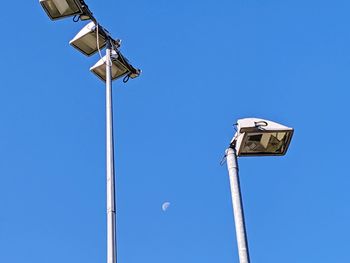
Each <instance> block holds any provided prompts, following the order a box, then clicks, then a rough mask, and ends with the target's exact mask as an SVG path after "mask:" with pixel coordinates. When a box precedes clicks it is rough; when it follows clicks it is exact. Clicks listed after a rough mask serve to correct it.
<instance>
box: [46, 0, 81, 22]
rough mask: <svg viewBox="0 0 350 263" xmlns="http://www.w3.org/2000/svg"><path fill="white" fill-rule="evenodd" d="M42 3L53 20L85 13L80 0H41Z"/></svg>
mask: <svg viewBox="0 0 350 263" xmlns="http://www.w3.org/2000/svg"><path fill="white" fill-rule="evenodd" d="M40 4H41V5H42V7H43V8H44V10H45V12H46V13H47V15H48V16H49V17H50V18H51V20H57V19H61V18H65V17H69V16H75V15H81V14H83V11H82V9H81V5H80V3H79V1H78V0H40Z"/></svg>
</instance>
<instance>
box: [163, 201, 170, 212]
mask: <svg viewBox="0 0 350 263" xmlns="http://www.w3.org/2000/svg"><path fill="white" fill-rule="evenodd" d="M169 206H170V202H164V203H163V204H162V210H163V212H165V211H166V210H168V208H169Z"/></svg>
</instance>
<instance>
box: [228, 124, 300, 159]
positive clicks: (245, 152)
mask: <svg viewBox="0 0 350 263" xmlns="http://www.w3.org/2000/svg"><path fill="white" fill-rule="evenodd" d="M293 132H294V129H292V128H289V127H286V126H284V125H281V124H278V123H276V122H272V121H268V120H263V119H257V118H246V119H241V120H238V129H237V133H236V135H235V137H234V139H233V140H232V142H231V143H232V144H233V145H235V147H236V151H237V155H238V156H275V155H277V156H278V155H285V154H286V152H287V150H288V146H289V144H290V141H291V139H292V136H293Z"/></svg>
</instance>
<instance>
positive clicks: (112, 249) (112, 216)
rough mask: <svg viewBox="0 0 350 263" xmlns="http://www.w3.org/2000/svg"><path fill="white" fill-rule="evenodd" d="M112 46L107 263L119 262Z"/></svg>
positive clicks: (108, 89)
mask: <svg viewBox="0 0 350 263" xmlns="http://www.w3.org/2000/svg"><path fill="white" fill-rule="evenodd" d="M111 76H112V64H111V45H110V43H108V44H107V50H106V161H107V163H106V165H107V263H116V262H117V251H116V222H115V221H116V205H115V175H114V140H113V104H112V77H111Z"/></svg>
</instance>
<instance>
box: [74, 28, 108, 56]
mask: <svg viewBox="0 0 350 263" xmlns="http://www.w3.org/2000/svg"><path fill="white" fill-rule="evenodd" d="M105 44H106V41H105V39H104V38H103V37H102V36H101V35H100V37H99V47H100V49H101V48H103V46H104V45H105ZM72 45H73V46H75V47H76V48H77V49H79V50H80V51H81V52H83V53H84V54H86V55H88V56H90V55H92V54H94V53H95V52H97V38H96V33H95V32H91V33H89V34H87V35H85V36H84V37H82V38H79V39H77V40H75V41H74V42H72Z"/></svg>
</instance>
